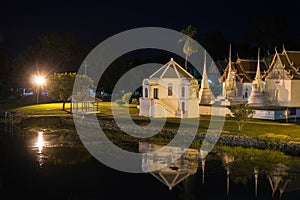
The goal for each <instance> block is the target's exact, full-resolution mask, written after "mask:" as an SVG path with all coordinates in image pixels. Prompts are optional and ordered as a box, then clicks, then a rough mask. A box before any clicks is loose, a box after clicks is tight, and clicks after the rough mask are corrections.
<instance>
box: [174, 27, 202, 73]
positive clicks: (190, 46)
mask: <svg viewBox="0 0 300 200" xmlns="http://www.w3.org/2000/svg"><path fill="white" fill-rule="evenodd" d="M181 33H183V34H185V35H186V36H184V37H182V38H180V39H179V41H178V43H181V42H183V41H185V43H184V45H183V53H184V54H185V70H187V61H188V57H189V56H190V55H192V54H193V53H197V52H198V49H197V47H196V44H195V42H194V40H193V39H192V38H193V37H194V35H196V33H197V29H196V28H195V27H192V25H189V26H188V27H186V28H185V29H183V30H181Z"/></svg>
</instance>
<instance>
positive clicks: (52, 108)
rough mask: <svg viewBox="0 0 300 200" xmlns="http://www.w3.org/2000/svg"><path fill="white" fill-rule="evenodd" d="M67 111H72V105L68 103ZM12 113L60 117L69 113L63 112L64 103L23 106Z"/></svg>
mask: <svg viewBox="0 0 300 200" xmlns="http://www.w3.org/2000/svg"><path fill="white" fill-rule="evenodd" d="M65 108H66V109H70V103H66V105H65ZM11 111H12V112H20V113H24V114H29V115H56V114H57V115H59V114H67V113H68V112H66V111H63V110H62V103H47V104H38V105H30V106H22V107H18V108H14V109H12V110H11Z"/></svg>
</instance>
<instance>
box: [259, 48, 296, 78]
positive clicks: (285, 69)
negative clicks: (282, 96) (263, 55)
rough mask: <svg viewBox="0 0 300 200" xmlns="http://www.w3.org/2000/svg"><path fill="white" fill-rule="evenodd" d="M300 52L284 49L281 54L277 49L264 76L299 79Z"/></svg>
mask: <svg viewBox="0 0 300 200" xmlns="http://www.w3.org/2000/svg"><path fill="white" fill-rule="evenodd" d="M298 65H300V52H297V51H286V50H285V49H284V50H283V52H282V53H281V54H279V53H278V52H277V51H276V53H275V55H274V58H273V61H272V63H271V66H270V68H269V70H268V71H266V72H265V74H264V76H263V77H265V78H267V79H285V80H291V79H300V70H299V68H300V66H298Z"/></svg>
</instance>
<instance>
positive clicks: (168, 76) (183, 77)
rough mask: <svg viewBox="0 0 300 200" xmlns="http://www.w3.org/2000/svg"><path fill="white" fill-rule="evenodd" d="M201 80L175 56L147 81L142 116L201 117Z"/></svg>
mask: <svg viewBox="0 0 300 200" xmlns="http://www.w3.org/2000/svg"><path fill="white" fill-rule="evenodd" d="M198 91H199V84H198V81H197V80H196V79H195V78H194V77H193V76H192V75H191V74H190V73H188V72H187V71H186V70H185V69H183V68H182V67H181V66H180V65H179V64H177V63H176V62H175V61H174V60H173V58H171V60H170V61H169V62H168V63H167V64H165V65H164V66H162V67H161V68H160V69H158V70H157V71H156V72H154V73H153V74H152V75H151V76H150V77H149V78H146V79H144V81H143V96H142V97H141V98H140V99H139V101H140V106H139V107H140V111H139V115H140V116H146V117H178V118H194V117H199V108H198V105H199V98H198Z"/></svg>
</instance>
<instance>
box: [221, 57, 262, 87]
mask: <svg viewBox="0 0 300 200" xmlns="http://www.w3.org/2000/svg"><path fill="white" fill-rule="evenodd" d="M231 67H232V70H233V71H234V72H235V73H236V78H237V81H238V82H241V83H252V81H253V80H254V78H255V75H256V69H257V60H246V59H240V58H238V59H237V61H236V62H232V63H231ZM228 70H229V63H228V64H227V67H226V68H225V70H224V73H223V75H222V76H221V78H220V81H221V82H224V81H225V80H226V77H227V74H228ZM266 70H268V65H267V63H266V62H265V61H264V60H261V61H260V72H261V73H263V72H264V71H266Z"/></svg>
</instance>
